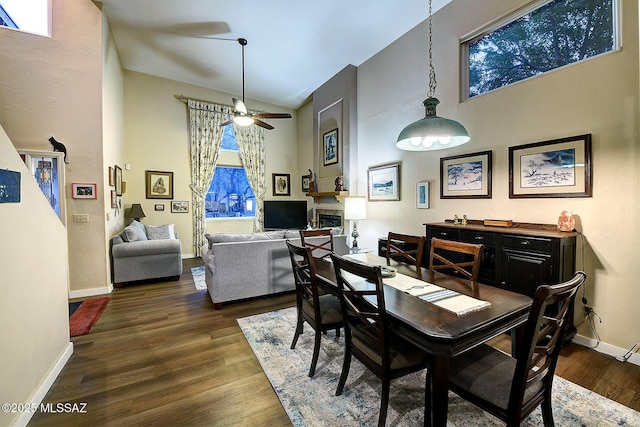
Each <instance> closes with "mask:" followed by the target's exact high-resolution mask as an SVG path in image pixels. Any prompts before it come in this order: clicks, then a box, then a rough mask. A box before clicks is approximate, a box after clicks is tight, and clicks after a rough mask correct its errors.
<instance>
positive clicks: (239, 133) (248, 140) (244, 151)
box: [233, 125, 267, 233]
mask: <svg viewBox="0 0 640 427" xmlns="http://www.w3.org/2000/svg"><path fill="white" fill-rule="evenodd" d="M233 130H234V131H235V133H236V142H237V143H238V148H239V149H240V161H241V162H242V166H243V167H244V170H245V172H246V174H247V179H248V180H249V184H251V188H252V189H253V194H255V196H256V218H255V221H254V222H253V231H254V233H255V232H257V231H262V229H263V224H264V215H263V212H262V205H263V202H264V195H265V193H266V191H267V181H266V178H265V175H266V173H265V171H266V166H265V158H266V152H267V149H266V144H265V142H264V136H265V130H264V128H262V127H260V126H256V125H253V126H236V125H233Z"/></svg>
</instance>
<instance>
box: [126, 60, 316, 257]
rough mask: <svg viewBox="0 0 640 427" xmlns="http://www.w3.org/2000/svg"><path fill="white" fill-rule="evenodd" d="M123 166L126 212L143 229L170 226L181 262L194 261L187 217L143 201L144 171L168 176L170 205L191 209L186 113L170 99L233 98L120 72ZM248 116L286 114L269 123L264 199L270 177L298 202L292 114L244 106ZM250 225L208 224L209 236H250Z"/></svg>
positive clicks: (257, 105)
mask: <svg viewBox="0 0 640 427" xmlns="http://www.w3.org/2000/svg"><path fill="white" fill-rule="evenodd" d="M124 89H125V97H124V112H125V127H124V128H125V146H126V150H125V160H124V161H125V163H129V164H131V169H130V170H125V171H123V180H124V181H126V182H127V195H126V203H125V206H126V207H127V208H128V207H130V205H131V203H140V204H141V205H142V208H143V210H144V212H145V214H146V218H144V220H143V222H144V223H146V224H154V225H160V224H168V223H174V224H175V225H176V230H177V231H178V234H179V236H180V240H181V241H182V250H183V254H184V255H185V256H193V255H192V254H194V253H195V249H194V248H193V236H192V228H193V227H192V218H191V214H178V213H171V204H170V201H169V200H158V199H146V198H145V171H146V170H155V171H169V172H173V174H174V175H173V177H174V200H186V201H189V206H191V205H192V199H191V190H190V189H189V184H190V182H191V181H190V169H189V168H190V166H189V124H188V117H187V109H186V106H185V104H184V103H183V102H181V101H179V100H177V99H176V98H175V95H184V96H187V97H189V96H190V97H192V98H196V99H204V100H207V101H211V102H215V103H221V104H225V105H229V104H231V97H232V96H235V95H232V94H228V93H224V92H219V91H214V90H209V89H204V88H201V87H197V86H192V85H187V84H183V83H179V82H176V81H173V80H167V79H162V78H159V77H153V76H150V75H147V74H141V73H136V72H131V71H126V72H125V84H124ZM247 105H248V107H249V108H250V109H253V110H265V111H271V112H289V113H291V114H292V116H293V119H291V120H271V121H270V122H271V123H272V124H273V125H274V126H275V129H274V130H270V131H267V133H266V144H267V176H266V180H267V184H268V187H267V194H266V196H265V198H266V199H267V200H268V199H271V198H273V196H272V188H271V182H272V181H271V174H272V173H274V172H275V173H290V174H291V189H292V192H291V197H290V199H303V197H304V196H303V194H302V191H301V189H300V184H299V181H300V172H299V170H298V151H297V142H296V141H297V135H296V129H297V127H296V113H295V111H292V110H288V109H285V108H282V107H279V106H274V105H270V104H265V103H262V102H258V101H254V100H250V99H249V100H247ZM158 203H160V204H164V205H165V208H164V209H165V210H164V211H162V212H160V211H154V205H155V204H158ZM252 228H253V224H252V221H251V220H210V221H208V222H207V230H208V231H209V232H218V231H226V232H251V230H252Z"/></svg>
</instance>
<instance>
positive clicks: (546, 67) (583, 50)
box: [462, 0, 618, 99]
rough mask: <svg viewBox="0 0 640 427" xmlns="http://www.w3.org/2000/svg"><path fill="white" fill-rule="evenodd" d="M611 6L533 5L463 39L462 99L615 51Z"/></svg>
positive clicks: (599, 1) (593, 1) (603, 0)
mask: <svg viewBox="0 0 640 427" xmlns="http://www.w3.org/2000/svg"><path fill="white" fill-rule="evenodd" d="M617 1H618V0H554V1H551V2H549V1H548V0H546V1H537V2H534V3H533V7H529V8H528V9H527V10H524V11H522V10H521V11H519V13H517V14H515V15H511V16H509V17H507V18H506V19H504V20H500V21H499V22H498V23H497V24H495V25H492V26H491V27H490V28H485V29H484V30H482V31H480V32H477V33H475V34H474V35H472V36H470V37H467V38H466V41H464V42H463V44H462V48H463V52H464V54H463V58H464V59H465V62H466V64H465V65H466V66H465V67H463V68H464V73H463V76H466V79H465V80H466V82H465V83H466V84H463V88H464V93H463V99H468V98H471V97H474V96H476V95H480V94H483V93H486V92H489V91H491V90H494V89H498V88H501V87H504V86H507V85H510V84H512V83H515V82H518V81H521V80H524V79H527V78H529V77H534V76H537V75H539V74H542V73H545V72H547V71H550V70H554V69H556V68H559V67H562V66H564V65H568V64H571V63H574V62H578V61H582V60H584V59H587V58H591V57H593V56H596V55H599V54H601V53H604V52H608V51H611V50H614V49H618V42H617V28H616V27H617V19H616V13H615V11H616V10H617Z"/></svg>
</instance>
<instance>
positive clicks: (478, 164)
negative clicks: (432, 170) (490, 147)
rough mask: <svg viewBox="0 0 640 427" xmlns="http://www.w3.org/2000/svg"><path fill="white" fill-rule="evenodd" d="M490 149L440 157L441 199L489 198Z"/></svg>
mask: <svg viewBox="0 0 640 427" xmlns="http://www.w3.org/2000/svg"><path fill="white" fill-rule="evenodd" d="M491 157H492V151H479V152H477V153H470V154H461V155H459V156H451V157H442V158H441V159H440V198H441V199H490V198H491Z"/></svg>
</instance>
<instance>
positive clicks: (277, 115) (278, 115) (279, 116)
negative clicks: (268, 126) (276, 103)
mask: <svg viewBox="0 0 640 427" xmlns="http://www.w3.org/2000/svg"><path fill="white" fill-rule="evenodd" d="M253 117H262V118H264V119H290V118H291V114H289V113H256V114H254V115H253Z"/></svg>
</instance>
